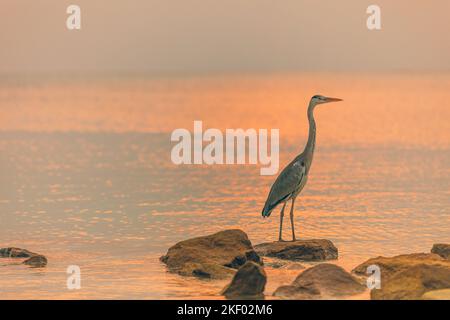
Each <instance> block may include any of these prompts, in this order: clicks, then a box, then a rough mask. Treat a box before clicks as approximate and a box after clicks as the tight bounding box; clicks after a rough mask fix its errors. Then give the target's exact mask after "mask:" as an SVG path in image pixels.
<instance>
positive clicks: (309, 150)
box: [305, 103, 316, 160]
mask: <svg viewBox="0 0 450 320" xmlns="http://www.w3.org/2000/svg"><path fill="white" fill-rule="evenodd" d="M314 107H315V105H314V104H312V103H310V104H309V106H308V121H309V134H308V142H307V143H306V147H305V153H306V155H307V157H308V159H310V160H312V155H313V153H314V148H315V146H316V121H315V120H314Z"/></svg>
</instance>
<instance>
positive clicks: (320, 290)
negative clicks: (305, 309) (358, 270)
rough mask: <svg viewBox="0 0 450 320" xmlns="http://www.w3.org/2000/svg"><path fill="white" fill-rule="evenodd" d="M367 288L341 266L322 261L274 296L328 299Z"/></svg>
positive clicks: (278, 290)
mask: <svg viewBox="0 0 450 320" xmlns="http://www.w3.org/2000/svg"><path fill="white" fill-rule="evenodd" d="M365 289H366V287H365V286H364V285H362V284H361V283H359V282H358V280H357V279H356V278H355V277H353V276H352V275H351V274H350V273H348V272H347V271H345V270H344V269H342V268H341V267H339V266H336V265H334V264H330V263H322V264H318V265H316V266H314V267H311V268H309V269H306V270H305V271H303V272H302V273H300V275H299V276H298V277H297V278H296V279H295V280H294V282H293V283H292V284H291V285H288V286H281V287H279V288H278V289H277V290H275V292H274V296H277V297H280V298H282V299H299V300H312V299H327V298H333V297H342V296H353V295H356V294H359V293H362V292H364V290H365Z"/></svg>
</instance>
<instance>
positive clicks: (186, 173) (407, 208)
mask: <svg viewBox="0 0 450 320" xmlns="http://www.w3.org/2000/svg"><path fill="white" fill-rule="evenodd" d="M318 88H320V90H319V89H318ZM449 88H450V77H449V76H447V75H426V76H424V75H407V74H406V75H405V74H404V75H373V76H369V75H364V76H362V75H339V76H335V75H314V76H312V77H309V76H308V75H272V76H251V77H250V76H239V77H237V76H223V77H212V78H211V77H198V78H173V79H172V78H165V79H157V78H152V79H146V78H129V79H128V78H127V79H120V80H117V79H90V80H86V81H84V80H83V81H81V80H79V79H78V80H65V81H56V80H47V81H37V80H35V79H31V80H27V81H23V80H10V79H8V80H6V79H3V80H1V81H0V103H1V104H0V105H1V110H2V115H1V117H0V125H1V128H3V130H2V131H1V132H0V164H1V166H0V176H1V184H0V247H5V246H16V247H24V248H27V249H29V250H31V251H36V252H39V253H42V254H44V255H46V256H47V257H48V259H49V264H48V266H47V267H46V268H43V269H32V268H28V267H25V266H23V265H18V264H17V263H16V262H15V260H11V259H1V260H0V270H1V271H0V272H1V274H2V277H0V292H1V294H2V297H3V298H6V299H17V298H18V299H21V298H35V299H44V298H49V299H54V298H57V299H59V298H80V299H82V298H105V299H115V298H126V299H128V298H130V299H148V298H156V299H162V298H175V299H177V298H193V299H196V298H218V292H219V291H220V290H221V289H222V288H223V286H224V285H225V284H226V281H204V280H196V279H192V278H183V277H179V276H177V275H174V274H170V273H167V272H166V269H165V267H164V265H163V264H161V263H160V262H159V260H158V259H159V257H160V256H161V255H162V254H164V253H165V252H166V250H167V248H168V247H170V246H171V245H172V244H174V243H176V242H177V241H180V240H182V239H186V238H188V237H193V236H199V235H205V234H210V233H212V232H216V231H219V230H223V229H226V228H240V229H243V230H244V231H245V232H247V233H248V235H249V237H250V239H251V240H252V242H253V243H259V242H263V241H271V240H275V239H276V238H277V232H278V217H279V216H278V212H274V213H273V215H272V216H271V217H270V218H269V219H262V218H261V216H260V212H261V209H262V206H263V204H264V201H265V197H266V196H267V193H268V190H269V188H270V184H271V183H272V182H273V181H274V179H275V177H274V176H260V174H259V166H254V165H245V166H237V165H221V166H206V165H201V166H175V165H174V164H172V162H171V160H170V151H171V147H172V146H173V144H172V143H171V142H170V132H171V131H172V130H174V129H176V128H188V129H189V130H192V125H193V120H203V122H204V125H205V127H217V128H220V129H224V128H239V127H242V128H255V129H258V128H279V129H280V136H281V141H280V145H281V149H280V152H281V155H280V164H281V166H283V165H285V164H286V163H287V162H288V161H290V159H292V158H293V157H294V156H295V155H296V154H297V153H298V152H301V151H302V148H303V146H304V142H305V138H306V137H305V135H306V133H307V123H306V115H305V111H306V103H307V99H308V97H309V96H311V95H312V94H313V93H323V94H327V95H330V96H337V97H340V98H343V99H344V100H345V101H344V102H342V103H340V104H335V105H333V106H332V105H331V104H330V105H329V107H328V106H323V107H322V106H321V107H319V108H320V109H318V110H317V112H316V120H317V124H318V137H317V147H316V155H315V158H314V163H313V167H312V169H311V173H310V178H309V181H308V185H307V187H306V188H305V190H304V191H303V192H302V194H301V197H300V198H299V199H300V200H299V201H297V206H296V218H295V221H296V228H297V232H298V236H300V237H301V238H326V239H330V240H332V241H333V242H334V243H335V244H336V246H337V247H338V248H339V254H340V257H339V259H338V261H336V262H335V263H337V264H339V265H342V266H343V267H344V268H346V269H347V270H351V269H352V268H353V267H354V266H356V265H357V264H359V263H360V262H362V261H364V260H365V259H367V258H369V257H374V256H378V255H395V254H401V253H410V252H428V251H429V250H430V248H431V246H432V244H433V243H436V242H450V232H449V231H450V212H449V210H448V208H449V205H450V200H449V195H450V188H449V185H450V169H449V163H450V136H449V132H450V130H449V129H450V126H449V122H448V119H449V115H450V109H449V105H448V101H450V90H449ZM280 169H281V168H280ZM276 211H277V210H276ZM287 222H288V221H286V227H285V230H286V233H285V238H286V239H288V238H289V236H290V235H289V228H288V224H287ZM69 265H78V266H80V268H81V271H82V280H81V281H82V284H81V285H82V288H81V290H68V289H67V287H66V280H67V277H68V275H67V274H66V268H67V266H69ZM306 265H308V264H306ZM266 271H267V273H268V277H269V280H268V284H267V288H266V293H267V294H268V295H270V294H271V293H272V292H273V291H274V290H275V289H276V288H277V286H278V285H280V284H286V283H289V282H291V281H292V280H293V279H294V278H295V277H296V275H297V274H298V273H299V271H298V270H286V269H272V268H266ZM366 297H367V295H365V296H363V297H362V298H366Z"/></svg>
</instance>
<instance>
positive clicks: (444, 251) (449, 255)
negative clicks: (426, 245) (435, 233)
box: [431, 243, 450, 259]
mask: <svg viewBox="0 0 450 320" xmlns="http://www.w3.org/2000/svg"><path fill="white" fill-rule="evenodd" d="M431 252H432V253H435V254H438V255H440V256H441V257H442V258H444V259H450V244H444V243H436V244H434V245H433V248H432V249H431Z"/></svg>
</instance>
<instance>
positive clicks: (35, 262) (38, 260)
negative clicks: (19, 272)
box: [22, 255, 47, 268]
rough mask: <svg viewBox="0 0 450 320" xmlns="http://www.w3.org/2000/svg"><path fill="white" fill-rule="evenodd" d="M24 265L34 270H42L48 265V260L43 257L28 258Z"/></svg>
mask: <svg viewBox="0 0 450 320" xmlns="http://www.w3.org/2000/svg"><path fill="white" fill-rule="evenodd" d="M22 263H23V264H26V265H28V266H31V267H34V268H42V267H45V266H46V265H47V258H46V257H44V256H42V255H36V256H32V257H31V258H28V259H27V260H25V261H24V262H22Z"/></svg>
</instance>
